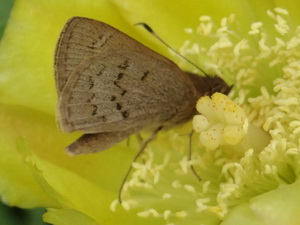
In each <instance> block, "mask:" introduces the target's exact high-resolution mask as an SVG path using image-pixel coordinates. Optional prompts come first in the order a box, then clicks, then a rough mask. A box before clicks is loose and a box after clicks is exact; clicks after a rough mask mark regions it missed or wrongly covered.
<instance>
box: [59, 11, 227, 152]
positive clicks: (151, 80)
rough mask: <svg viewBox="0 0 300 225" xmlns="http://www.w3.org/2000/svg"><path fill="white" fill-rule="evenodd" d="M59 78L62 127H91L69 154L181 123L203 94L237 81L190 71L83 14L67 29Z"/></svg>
mask: <svg viewBox="0 0 300 225" xmlns="http://www.w3.org/2000/svg"><path fill="white" fill-rule="evenodd" d="M55 79H56V86H57V92H58V98H59V102H58V122H59V125H60V127H61V130H62V131H63V132H73V131H82V132H84V133H85V134H84V135H83V136H81V137H80V138H79V139H78V140H76V141H75V142H74V143H72V144H71V145H70V146H68V147H67V151H68V152H69V153H71V154H86V153H93V152H98V151H102V150H105V149H108V148H109V147H111V146H113V145H115V144H117V143H118V142H120V141H122V140H123V139H125V138H127V137H128V136H130V135H131V134H133V133H136V132H138V131H140V130H142V129H150V130H151V129H157V130H160V129H161V128H166V129H168V128H171V127H173V126H176V125H180V124H182V123H184V122H186V121H188V120H190V119H191V118H192V117H193V116H194V115H195V114H196V108H195V105H196V101H197V100H198V99H199V98H200V97H201V96H205V95H209V96H210V95H212V94H213V93H215V92H221V93H224V94H228V93H229V91H230V89H231V87H230V86H228V85H227V84H226V83H225V82H224V81H223V80H222V79H221V78H220V77H218V76H207V75H206V76H203V77H201V76H198V75H196V74H193V73H190V72H184V71H182V70H181V69H180V68H179V67H178V66H177V65H176V64H174V63H173V62H172V61H170V60H169V59H167V58H165V57H164V56H162V55H160V54H158V53H156V52H154V51H153V50H151V49H149V48H147V47H146V46H144V45H143V44H141V43H139V42H138V41H136V40H134V39H133V38H131V37H129V36H128V35H126V34H124V33H123V32H121V31H119V30H117V29H116V28H113V27H111V26H110V25H108V24H105V23H103V22H100V21H97V20H93V19H89V18H83V17H73V18H71V19H70V20H69V21H68V22H67V23H66V25H65V27H64V28H63V30H62V32H61V35H60V38H59V41H58V44H57V48H56V54H55ZM158 128H159V129H158Z"/></svg>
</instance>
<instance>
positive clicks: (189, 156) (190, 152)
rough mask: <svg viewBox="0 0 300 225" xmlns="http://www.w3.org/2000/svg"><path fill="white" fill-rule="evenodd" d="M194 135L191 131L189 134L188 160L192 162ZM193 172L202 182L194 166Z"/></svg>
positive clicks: (192, 167)
mask: <svg viewBox="0 0 300 225" xmlns="http://www.w3.org/2000/svg"><path fill="white" fill-rule="evenodd" d="M193 134H194V131H191V132H190V133H189V154H188V160H189V161H191V160H192V136H193ZM190 167H191V170H192V172H193V174H194V175H195V176H196V178H197V179H198V181H201V180H202V179H201V177H200V176H199V174H198V173H197V172H196V169H195V167H194V166H193V164H191V166H190Z"/></svg>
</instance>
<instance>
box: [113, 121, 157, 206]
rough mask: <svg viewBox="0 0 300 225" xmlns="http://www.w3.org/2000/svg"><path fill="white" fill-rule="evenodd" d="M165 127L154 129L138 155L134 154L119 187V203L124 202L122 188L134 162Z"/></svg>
mask: <svg viewBox="0 0 300 225" xmlns="http://www.w3.org/2000/svg"><path fill="white" fill-rule="evenodd" d="M162 128H163V126H160V127H158V128H156V129H155V130H154V132H153V133H152V135H151V136H150V137H148V138H147V139H146V140H145V141H144V142H143V143H142V144H141V146H140V148H139V150H138V152H137V153H136V155H135V156H134V158H133V160H132V162H131V165H130V167H129V168H128V170H127V172H126V174H125V176H124V178H123V180H122V183H121V186H120V188H119V192H118V199H119V203H122V190H123V187H124V185H125V182H126V180H127V178H128V176H129V174H130V172H131V170H132V163H134V162H136V160H137V159H138V158H139V157H140V155H141V154H142V153H143V152H144V150H145V148H146V147H147V145H148V144H149V143H150V142H151V141H152V140H153V139H154V138H155V137H156V135H157V133H158V132H159V131H160V130H161V129H162Z"/></svg>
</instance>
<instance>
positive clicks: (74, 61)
mask: <svg viewBox="0 0 300 225" xmlns="http://www.w3.org/2000/svg"><path fill="white" fill-rule="evenodd" d="M116 50H133V51H135V50H136V51H140V52H144V54H147V55H151V56H153V57H156V58H158V59H159V60H161V61H164V62H165V63H167V64H168V63H171V62H170V61H169V60H168V59H166V58H165V57H163V56H161V55H159V54H157V53H156V52H154V51H152V50H151V49H149V48H147V47H145V46H144V45H142V44H141V43H139V42H137V41H136V40H134V39H133V38H131V37H129V36H127V35H126V34H124V33H123V32H121V31H119V30H117V29H115V28H113V27H111V26H110V25H107V24H105V23H103V22H100V21H97V20H93V19H89V18H84V17H73V18H71V19H70V20H68V22H67V23H66V25H65V27H64V28H63V30H62V32H61V35H60V38H59V40H58V43H57V47H56V53H55V79H56V86H57V91H58V94H60V93H61V91H62V89H63V87H64V85H65V83H66V82H67V80H68V78H69V76H70V75H71V73H72V72H73V71H74V70H75V69H76V68H77V66H78V64H79V63H81V62H82V61H83V60H86V59H87V58H89V57H92V56H95V55H99V54H102V53H103V52H106V51H108V52H110V51H116Z"/></svg>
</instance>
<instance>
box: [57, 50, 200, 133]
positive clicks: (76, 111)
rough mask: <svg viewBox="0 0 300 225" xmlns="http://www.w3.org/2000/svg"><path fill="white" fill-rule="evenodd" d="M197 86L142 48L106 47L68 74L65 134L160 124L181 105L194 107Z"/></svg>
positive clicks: (62, 110) (62, 100)
mask: <svg viewBox="0 0 300 225" xmlns="http://www.w3.org/2000/svg"><path fill="white" fill-rule="evenodd" d="M194 95H195V90H194V88H193V85H192V84H191V81H190V79H187V76H186V74H185V73H184V72H182V71H181V70H180V69H179V68H178V67H177V66H176V65H175V64H170V63H165V61H161V60H160V59H158V58H157V57H153V56H151V55H147V54H144V52H139V51H133V50H126V51H113V50H111V51H106V52H103V53H102V54H98V55H96V56H92V57H88V58H86V59H85V60H83V61H82V62H81V63H79V64H78V65H77V67H76V68H75V69H74V70H73V71H72V73H71V74H70V75H69V77H68V79H67V82H66V83H65V85H64V87H63V88H62V90H61V94H60V97H59V107H58V110H59V116H58V120H59V123H60V126H61V128H62V130H63V131H65V132H72V131H83V132H85V133H99V132H116V131H118V132H119V131H124V130H128V129H132V130H136V129H135V128H136V127H139V128H140V127H152V126H154V127H157V126H160V125H162V124H163V123H165V122H166V121H169V120H171V118H172V117H174V116H175V115H176V114H177V112H179V111H182V109H181V107H185V105H187V104H188V105H191V107H193V108H194V104H195V102H194V99H193V97H194Z"/></svg>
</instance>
